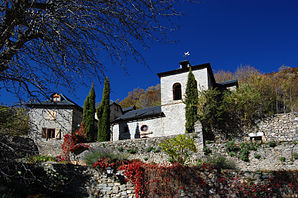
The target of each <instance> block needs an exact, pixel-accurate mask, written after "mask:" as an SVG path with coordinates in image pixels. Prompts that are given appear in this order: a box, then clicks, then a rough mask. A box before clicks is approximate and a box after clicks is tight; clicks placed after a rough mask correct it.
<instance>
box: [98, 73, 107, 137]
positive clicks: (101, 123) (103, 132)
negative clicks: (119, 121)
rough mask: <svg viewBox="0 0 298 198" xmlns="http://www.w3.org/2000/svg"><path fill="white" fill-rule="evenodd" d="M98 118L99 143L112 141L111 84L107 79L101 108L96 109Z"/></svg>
mask: <svg viewBox="0 0 298 198" xmlns="http://www.w3.org/2000/svg"><path fill="white" fill-rule="evenodd" d="M96 113H97V117H98V132H97V141H99V142H103V141H109V140H110V82H109V79H108V78H107V77H106V79H105V84H104V88H103V95H102V99H101V103H100V106H99V107H98V108H97V109H96Z"/></svg>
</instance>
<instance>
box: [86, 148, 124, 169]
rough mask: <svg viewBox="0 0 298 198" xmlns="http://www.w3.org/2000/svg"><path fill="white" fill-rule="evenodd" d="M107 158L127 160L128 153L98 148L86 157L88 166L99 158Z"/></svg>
mask: <svg viewBox="0 0 298 198" xmlns="http://www.w3.org/2000/svg"><path fill="white" fill-rule="evenodd" d="M101 158H105V159H110V160H126V159H127V155H125V154H122V153H116V152H113V151H111V150H108V149H104V148H102V149H97V150H94V151H91V152H89V153H88V154H87V155H86V157H85V160H86V164H87V165H88V166H93V165H94V164H95V163H96V162H97V161H98V160H99V159H101Z"/></svg>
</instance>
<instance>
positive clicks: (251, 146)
mask: <svg viewBox="0 0 298 198" xmlns="http://www.w3.org/2000/svg"><path fill="white" fill-rule="evenodd" d="M247 146H248V149H249V150H251V151H256V150H258V146H259V144H257V143H254V142H251V143H248V144H247Z"/></svg>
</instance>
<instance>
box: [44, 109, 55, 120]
mask: <svg viewBox="0 0 298 198" xmlns="http://www.w3.org/2000/svg"><path fill="white" fill-rule="evenodd" d="M46 113H47V115H46V119H47V120H55V119H56V116H57V111H55V110H47V112H46Z"/></svg>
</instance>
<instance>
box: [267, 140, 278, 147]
mask: <svg viewBox="0 0 298 198" xmlns="http://www.w3.org/2000/svg"><path fill="white" fill-rule="evenodd" d="M268 145H269V146H270V147H276V142H274V141H272V142H269V143H268Z"/></svg>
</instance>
